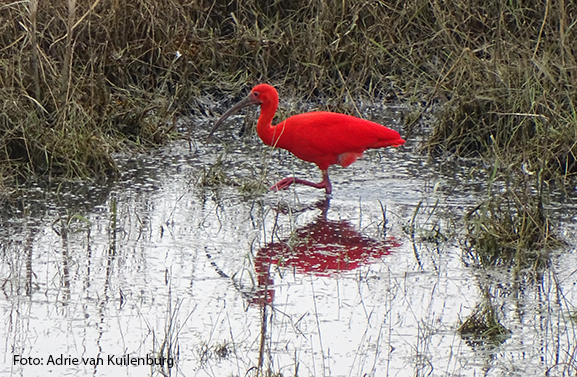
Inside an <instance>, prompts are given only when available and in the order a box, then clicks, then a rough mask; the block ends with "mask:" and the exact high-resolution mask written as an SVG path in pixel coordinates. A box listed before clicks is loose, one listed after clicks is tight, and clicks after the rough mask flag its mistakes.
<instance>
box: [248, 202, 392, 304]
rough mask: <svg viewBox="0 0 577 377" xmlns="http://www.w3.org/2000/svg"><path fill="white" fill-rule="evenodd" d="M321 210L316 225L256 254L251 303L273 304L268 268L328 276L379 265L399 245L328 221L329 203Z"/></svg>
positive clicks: (301, 230) (313, 224) (388, 239)
mask: <svg viewBox="0 0 577 377" xmlns="http://www.w3.org/2000/svg"><path fill="white" fill-rule="evenodd" d="M321 207H322V210H323V211H322V214H321V215H320V216H319V217H318V218H317V219H316V220H315V221H313V222H311V223H309V224H307V225H305V226H304V227H302V228H300V229H297V230H296V231H295V232H294V233H293V234H292V235H291V236H290V237H289V238H288V239H286V240H282V241H280V242H274V243H270V244H267V245H266V246H265V247H263V248H261V249H260V250H259V251H258V253H257V256H256V259H255V270H256V274H257V276H258V289H257V292H256V295H255V296H253V300H252V302H253V303H255V304H261V305H262V304H263V303H265V302H266V303H272V301H273V299H274V289H273V284H274V282H273V279H272V276H271V267H276V266H278V267H283V268H289V269H292V270H294V271H296V272H297V273H301V274H308V273H312V274H314V275H316V276H331V275H334V274H338V273H339V272H342V271H351V270H354V269H356V268H359V267H361V266H363V265H367V264H371V263H375V262H378V261H380V260H381V258H382V257H384V256H385V255H388V254H389V253H390V252H391V250H392V249H393V248H395V247H398V246H400V245H401V243H400V242H398V241H397V240H395V239H394V238H387V239H381V240H379V239H372V238H370V237H367V236H365V235H362V234H361V233H359V232H358V231H357V230H356V229H355V228H354V226H353V225H351V224H350V223H349V222H348V221H347V220H328V219H327V217H326V215H327V211H328V207H329V202H328V200H326V201H325V202H323V203H322V205H321Z"/></svg>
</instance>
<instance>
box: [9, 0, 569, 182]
mask: <svg viewBox="0 0 577 377" xmlns="http://www.w3.org/2000/svg"><path fill="white" fill-rule="evenodd" d="M576 12H577V7H576V6H575V4H574V3H572V2H567V1H564V0H560V1H557V2H551V1H545V0H543V1H530V2H522V3H521V2H489V1H470V2H461V1H457V2H448V1H447V2H429V1H424V0H414V1H381V2H379V1H374V2H367V1H360V0H358V1H357V0H350V1H343V0H338V1H337V0H326V1H312V2H311V1H306V2H305V1H277V2H274V3H272V4H271V2H265V1H258V0H242V1H221V0H210V1H209V0H204V1H203V0H201V1H196V2H180V1H175V0H157V1H153V2H149V1H133V2H122V1H118V0H102V1H98V0H95V1H74V0H69V1H68V2H66V1H58V0H53V1H38V0H32V1H30V2H13V3H4V4H3V5H0V17H1V18H2V20H3V21H4V22H2V24H1V25H0V51H2V53H1V54H0V106H1V112H0V146H1V147H2V148H1V152H0V160H1V161H2V163H1V164H0V166H1V168H0V170H1V171H0V174H1V177H2V179H3V181H4V182H5V183H7V182H12V181H13V178H14V177H20V178H24V179H26V178H28V177H30V176H31V175H34V176H51V177H55V176H58V177H62V176H63V177H68V178H77V177H81V178H93V179H94V178H104V177H107V176H110V175H114V173H115V171H116V167H115V165H114V161H113V160H112V158H111V157H110V153H111V152H113V151H115V150H119V149H122V148H129V147H140V146H150V145H156V144H158V143H163V142H165V141H166V140H167V139H168V138H170V137H171V136H172V135H173V130H174V119H175V118H176V117H177V116H178V115H179V114H182V113H189V112H190V111H191V110H192V111H193V112H194V111H195V108H196V106H195V103H196V102H195V98H198V97H199V96H203V95H207V94H209V95H216V96H218V95H221V94H225V93H238V92H239V91H240V90H241V89H242V88H244V87H245V86H246V85H247V84H248V85H249V86H250V85H251V84H254V83H256V82H262V81H267V82H270V83H272V84H275V85H282V86H283V90H284V91H285V93H286V92H287V91H288V92H290V91H293V90H294V92H295V93H299V94H298V95H299V97H300V98H302V99H303V101H306V100H311V99H315V98H317V97H322V98H324V99H327V98H332V99H336V100H337V102H338V101H340V100H347V99H350V98H373V99H374V98H377V99H393V98H398V99H402V100H410V101H415V102H421V103H423V104H424V105H425V106H430V105H431V104H433V103H437V104H439V114H440V117H439V122H438V124H437V125H436V127H435V129H434V132H433V135H432V136H431V138H430V140H429V141H428V148H429V151H430V152H432V153H438V152H444V151H448V152H451V153H456V154H459V155H466V156H468V155H484V156H491V155H494V154H495V153H501V155H506V156H507V161H506V163H507V164H508V165H511V164H512V165H513V166H516V167H518V168H516V169H517V170H519V171H520V169H521V166H523V164H525V165H524V166H525V167H526V169H528V170H529V171H533V172H539V174H543V175H545V176H547V177H559V178H567V177H568V176H569V175H571V174H573V172H574V171H575V170H576V165H575V153H576V152H577V151H576V147H575V141H576V134H577V119H576V116H575V110H574V103H575V100H576V88H577V62H576V61H575V57H574V56H573V53H574V52H575V51H577V38H576V36H575V28H574V21H575V20H574V19H572V18H571V17H573V16H572V15H574V14H576ZM413 129H414V125H409V126H408V127H407V129H406V130H404V134H405V135H407V136H408V137H409V138H410V135H411V133H412V131H413Z"/></svg>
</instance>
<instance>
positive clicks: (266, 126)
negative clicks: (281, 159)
mask: <svg viewBox="0 0 577 377" xmlns="http://www.w3.org/2000/svg"><path fill="white" fill-rule="evenodd" d="M277 107H278V103H263V104H262V105H261V108H260V116H259V117H258V123H257V125H256V132H257V133H258V136H259V137H260V138H261V140H262V141H263V142H264V143H265V144H267V145H270V146H273V147H275V146H276V144H277V142H278V139H279V137H280V135H279V132H278V131H279V130H277V126H273V125H272V119H273V118H274V114H275V113H276V109H277Z"/></svg>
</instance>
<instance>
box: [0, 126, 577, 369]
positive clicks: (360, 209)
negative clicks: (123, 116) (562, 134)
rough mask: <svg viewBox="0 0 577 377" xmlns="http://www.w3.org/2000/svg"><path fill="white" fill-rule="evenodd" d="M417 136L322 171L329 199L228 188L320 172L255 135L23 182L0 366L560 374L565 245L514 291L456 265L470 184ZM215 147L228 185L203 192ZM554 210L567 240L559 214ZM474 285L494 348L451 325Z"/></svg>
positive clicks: (11, 221) (567, 317)
mask: <svg viewBox="0 0 577 377" xmlns="http://www.w3.org/2000/svg"><path fill="white" fill-rule="evenodd" d="M201 128H205V129H208V128H209V127H208V126H207V125H201ZM222 134H225V132H223V133H222ZM416 147H417V146H416V143H415V142H412V141H409V142H407V144H406V146H404V147H401V148H398V149H388V150H385V151H381V152H375V151H372V152H369V153H367V154H366V156H365V157H364V158H363V159H361V160H359V161H358V162H357V163H355V164H353V165H351V166H350V167H349V168H347V169H342V168H333V169H332V170H331V179H332V182H333V190H334V191H333V195H332V197H331V198H330V200H326V198H325V195H324V192H321V191H319V190H314V189H312V188H308V187H298V186H297V187H294V188H291V189H290V190H288V191H285V192H279V193H275V192H267V193H265V194H262V195H261V194H258V195H257V194H252V195H250V194H243V193H242V192H241V189H240V186H242V184H243V183H246V182H250V181H254V180H256V179H260V177H261V175H262V172H263V170H264V169H266V171H265V176H266V179H267V181H268V183H269V184H270V183H274V182H275V181H276V180H278V179H281V178H283V177H284V176H286V175H290V174H293V173H297V174H298V175H299V176H303V177H308V178H309V179H311V180H317V179H319V180H320V172H319V171H318V169H317V168H316V167H314V166H312V165H310V164H308V163H304V162H301V161H297V160H296V159H295V158H293V157H292V156H290V155H289V154H288V153H286V152H282V151H272V150H270V149H269V148H267V147H264V146H263V145H261V143H260V141H259V140H258V139H256V138H255V137H254V136H253V137H247V138H243V139H242V140H236V139H235V138H234V137H232V136H226V137H224V139H223V140H221V141H215V142H213V143H211V144H202V143H199V144H196V145H195V144H193V145H192V146H189V145H188V144H187V143H184V142H177V143H174V144H172V145H170V146H168V147H166V148H163V149H161V150H159V151H157V152H155V153H154V154H150V155H141V156H136V157H131V158H126V157H125V158H119V161H120V164H121V169H122V171H123V172H124V174H123V178H122V180H121V181H120V182H118V183H117V184H114V185H111V186H109V187H83V186H81V185H78V186H72V187H61V188H60V190H59V191H56V190H47V189H45V188H40V187H36V188H33V189H31V190H30V191H28V192H27V193H26V195H25V196H23V197H22V198H21V200H20V203H19V205H18V206H12V207H10V209H9V210H8V209H5V211H4V212H5V214H4V216H3V217H2V223H3V225H2V229H1V233H0V237H1V239H2V241H1V242H2V249H1V255H2V265H1V267H0V281H1V283H2V293H3V299H2V300H0V311H1V313H2V319H3V323H2V324H3V325H2V326H1V327H0V334H2V335H3V336H2V339H3V340H4V341H3V347H2V349H3V361H2V363H1V364H0V375H3V376H4V375H7V376H46V375H58V376H84V375H95V376H109V375H115V376H123V375H126V376H142V375H174V376H176V375H184V376H231V375H232V376H245V375H256V369H255V368H256V366H257V365H259V364H261V365H263V368H264V370H271V371H273V372H280V373H282V374H283V375H285V376H286V375H291V376H292V375H295V374H298V375H299V376H309V375H310V376H363V375H369V376H387V375H390V376H407V375H418V376H421V375H423V376H460V375H468V376H469V375H470V376H473V375H488V376H501V375H513V376H529V375H543V374H545V373H546V372H548V373H549V374H550V375H574V374H575V373H576V371H577V365H576V364H575V361H574V353H575V351H576V350H577V347H576V344H577V341H576V340H577V339H576V336H575V326H574V320H573V319H572V317H573V316H574V315H575V311H574V307H573V304H574V303H575V298H576V293H577V292H576V283H577V276H576V275H577V274H575V267H574V266H577V263H576V262H577V261H576V260H575V253H573V252H572V248H571V247H567V248H566V249H563V250H560V251H559V252H557V253H556V254H555V256H554V257H553V259H552V265H551V267H550V268H549V269H546V270H545V271H544V273H543V276H542V277H540V278H539V279H536V280H534V281H530V280H527V281H524V282H522V283H521V286H520V287H517V288H513V284H512V283H513V282H512V281H511V278H510V276H511V275H510V273H508V272H507V271H505V270H500V269H498V268H495V269H493V270H490V271H488V270H482V269H478V268H472V267H466V266H465V265H464V263H463V261H462V254H463V252H462V250H461V248H460V246H459V240H460V238H459V235H458V234H459V230H462V220H461V217H460V216H461V215H462V214H463V213H464V210H465V209H468V208H473V207H474V206H475V205H477V204H478V203H479V201H480V200H481V198H483V196H484V195H486V186H485V184H484V182H485V181H486V179H485V178H484V177H483V175H482V174H481V173H479V171H480V170H479V169H478V168H475V166H474V165H471V166H465V165H464V164H463V163H451V162H447V161H429V160H428V159H426V158H425V157H422V156H420V155H419V153H416V152H415V148H416ZM225 151H226V152H225ZM220 155H221V157H222V161H223V166H224V172H225V173H226V175H227V176H228V184H226V185H220V186H216V187H204V188H203V187H201V186H200V185H199V182H200V180H201V178H200V177H202V175H203V174H204V173H203V172H206V171H207V170H208V169H210V167H211V166H212V165H213V164H214V163H215V161H217V159H218V157H219V156H220ZM567 204H569V203H567ZM551 208H553V209H555V210H556V211H557V212H559V213H560V216H561V214H562V217H563V219H564V220H565V222H564V223H563V224H562V226H561V228H560V233H562V234H563V235H565V237H566V238H567V240H568V241H569V242H570V244H575V239H573V238H572V236H571V234H573V230H574V225H573V223H572V221H573V220H572V219H573V218H574V217H575V207H574V206H570V205H567V206H565V203H557V204H553V205H552V206H551ZM560 208H566V209H567V210H566V211H561V210H560ZM416 209H418V210H417V211H416ZM568 211H572V213H569V212H568ZM561 212H562V213H561ZM411 224H412V226H413V227H412V228H411ZM438 233H440V234H442V235H443V236H445V237H446V239H443V238H441V237H440V236H439V235H438ZM455 234H456V236H455ZM486 294H488V295H490V296H491V300H492V303H493V305H494V307H496V308H497V310H496V311H497V315H498V317H499V320H500V323H501V324H502V325H503V326H504V327H505V328H506V329H508V330H509V331H510V332H511V333H510V336H507V337H506V338H505V339H503V341H502V343H499V344H493V345H490V344H485V343H483V342H477V343H475V342H474V341H471V340H470V339H469V340H467V339H462V338H461V336H460V335H459V333H458V332H457V328H458V327H459V325H460V323H461V322H460V321H464V320H466V319H467V318H468V317H469V316H470V315H471V314H472V313H473V312H474V311H475V309H476V308H477V307H478V306H479V305H481V304H482V303H483V302H484V300H485V297H486ZM265 302H266V303H268V304H266V305H265V304H264V303H265ZM126 355H128V357H134V358H136V359H135V362H140V363H141V364H146V363H150V362H151V359H150V358H151V357H154V358H156V359H155V360H156V362H158V363H161V364H162V365H161V366H149V365H125V364H126V363H127V360H129V359H128V358H127V356H126ZM159 355H164V356H167V355H169V356H171V359H170V363H174V365H172V364H170V365H169V362H168V361H167V360H161V359H159ZM147 357H149V359H147ZM138 358H140V359H138ZM172 358H174V359H172ZM91 362H96V363H98V364H99V365H90V363H91ZM30 363H32V364H34V363H37V364H38V365H30ZM62 363H65V364H67V365H58V364H62ZM83 363H87V364H88V365H83ZM25 364H26V365H25ZM71 364H78V365H71Z"/></svg>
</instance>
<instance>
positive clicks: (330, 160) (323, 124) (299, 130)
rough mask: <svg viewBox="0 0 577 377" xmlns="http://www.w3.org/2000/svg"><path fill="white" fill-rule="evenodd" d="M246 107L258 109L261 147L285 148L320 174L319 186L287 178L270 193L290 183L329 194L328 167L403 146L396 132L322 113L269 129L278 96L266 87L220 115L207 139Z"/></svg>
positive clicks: (348, 118) (383, 127) (345, 165)
mask: <svg viewBox="0 0 577 377" xmlns="http://www.w3.org/2000/svg"><path fill="white" fill-rule="evenodd" d="M249 105H256V106H260V116H259V118H258V123H257V128H256V130H257V133H258V136H260V138H261V140H262V141H263V142H264V143H265V144H267V145H270V146H272V147H275V148H283V149H286V150H287V151H289V152H291V153H292V154H294V155H295V156H297V157H298V158H300V159H301V160H304V161H309V162H313V163H315V164H316V165H317V166H318V167H319V169H321V171H322V174H323V180H322V181H321V182H319V183H314V182H309V181H306V180H304V179H299V178H294V177H288V178H285V179H283V180H281V181H280V182H278V183H277V184H275V185H274V186H272V187H271V188H270V189H271V190H273V189H274V190H284V189H286V188H288V187H289V186H290V185H291V184H293V183H299V184H303V185H307V186H311V187H315V188H319V189H322V188H324V189H325V192H326V193H327V195H328V194H330V193H331V192H332V185H331V181H330V180H329V173H328V169H329V166H330V165H335V164H338V165H341V166H342V167H347V166H349V165H350V164H352V163H353V162H355V161H356V160H357V158H359V157H361V156H362V155H363V152H364V151H365V150H367V149H377V148H385V147H390V146H393V147H397V146H399V145H403V144H404V143H405V140H403V139H402V138H401V135H399V133H398V132H397V131H394V130H391V129H390V128H387V127H385V126H382V125H380V124H378V123H375V122H371V121H368V120H364V119H360V118H357V117H354V116H351V115H346V114H338V113H332V112H326V111H318V112H309V113H305V114H298V115H294V116H291V117H290V118H287V119H286V120H284V121H282V122H280V123H279V124H277V125H276V126H273V125H272V119H273V117H274V115H275V113H276V110H277V108H278V93H277V91H276V89H275V88H273V87H272V86H270V85H268V84H259V85H257V86H255V87H254V88H253V89H252V90H251V92H250V94H249V95H248V97H246V98H245V99H244V100H242V101H241V102H239V103H238V104H236V105H235V106H234V107H233V108H231V109H230V110H228V111H227V112H226V113H224V115H223V116H222V117H221V118H220V119H219V120H218V121H217V122H216V123H215V125H214V127H213V128H212V130H211V131H210V134H209V136H208V138H210V137H211V136H212V134H213V133H214V132H215V131H216V129H217V128H218V127H219V126H220V125H221V124H222V123H223V122H224V120H225V119H227V118H228V117H230V116H231V115H233V114H235V113H236V112H238V111H239V110H240V109H242V108H244V107H247V106H249Z"/></svg>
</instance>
